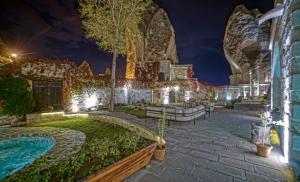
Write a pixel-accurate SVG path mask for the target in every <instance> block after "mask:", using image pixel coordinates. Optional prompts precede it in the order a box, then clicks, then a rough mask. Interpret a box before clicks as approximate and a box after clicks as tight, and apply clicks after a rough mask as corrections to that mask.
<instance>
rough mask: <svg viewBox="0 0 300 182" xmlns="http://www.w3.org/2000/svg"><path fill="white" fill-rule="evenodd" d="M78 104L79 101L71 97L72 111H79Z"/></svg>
mask: <svg viewBox="0 0 300 182" xmlns="http://www.w3.org/2000/svg"><path fill="white" fill-rule="evenodd" d="M78 104H79V101H78V100H77V99H75V98H73V99H72V100H71V107H72V108H71V109H72V112H78V111H79V106H78Z"/></svg>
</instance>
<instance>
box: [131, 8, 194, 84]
mask: <svg viewBox="0 0 300 182" xmlns="http://www.w3.org/2000/svg"><path fill="white" fill-rule="evenodd" d="M133 37H135V38H134V39H131V40H128V42H129V46H128V53H127V64H126V79H128V80H141V81H151V80H159V81H167V80H173V79H174V78H175V77H176V76H175V75H174V74H176V73H177V72H178V71H179V69H181V71H179V72H178V73H181V72H182V74H184V75H186V74H187V73H188V69H189V68H190V65H180V66H177V64H179V59H178V55H177V49H176V42H175V30H174V28H173V26H172V24H171V22H170V20H169V17H168V15H167V13H166V12H165V11H164V10H163V9H162V8H160V7H159V6H158V5H157V4H155V3H153V2H152V4H151V5H150V6H149V7H148V9H147V10H146V13H145V14H144V17H143V20H142V22H141V23H140V25H139V31H138V33H137V35H135V36H133ZM186 79H188V78H186Z"/></svg>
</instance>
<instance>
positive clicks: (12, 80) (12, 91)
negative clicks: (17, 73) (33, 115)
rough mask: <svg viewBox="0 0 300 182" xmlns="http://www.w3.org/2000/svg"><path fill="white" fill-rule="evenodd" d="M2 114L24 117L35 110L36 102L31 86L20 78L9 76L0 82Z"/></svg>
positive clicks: (0, 109) (0, 110)
mask: <svg viewBox="0 0 300 182" xmlns="http://www.w3.org/2000/svg"><path fill="white" fill-rule="evenodd" d="M0 100H1V103H2V104H1V105H2V106H1V108H0V113H1V114H5V115H16V116H24V115H25V114H27V113H30V112H32V111H33V110H34V107H35V101H34V99H33V95H32V92H31V91H30V87H29V84H28V82H27V81H26V80H24V79H22V78H20V77H13V76H9V77H6V78H4V79H2V80H0Z"/></svg>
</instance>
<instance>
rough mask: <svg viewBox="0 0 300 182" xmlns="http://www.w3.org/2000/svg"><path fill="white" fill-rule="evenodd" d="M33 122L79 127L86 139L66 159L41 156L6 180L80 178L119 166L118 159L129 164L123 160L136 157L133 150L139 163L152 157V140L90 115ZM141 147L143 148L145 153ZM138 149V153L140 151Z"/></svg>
mask: <svg viewBox="0 0 300 182" xmlns="http://www.w3.org/2000/svg"><path fill="white" fill-rule="evenodd" d="M33 126H37V127H43V126H51V127H61V128H70V129H74V130H78V131H81V132H83V133H85V135H86V143H85V144H84V145H83V146H82V148H81V149H80V151H79V152H77V153H76V154H74V155H72V156H71V157H70V158H69V159H67V160H63V161H59V162H58V163H56V164H54V165H52V166H48V165H47V158H45V157H42V158H40V159H38V160H36V161H35V162H34V163H33V164H31V165H30V166H28V167H27V168H25V169H24V170H22V171H21V172H19V173H17V174H16V175H14V176H11V177H9V178H8V179H6V180H7V181H78V180H82V179H86V178H87V177H88V176H93V175H94V174H96V173H97V172H99V171H101V170H105V169H110V167H108V166H110V165H113V166H116V165H117V164H118V163H122V164H124V165H125V166H128V165H127V164H129V163H130V162H129V163H128V162H124V160H125V161H126V159H129V160H131V159H134V158H132V154H133V156H138V157H137V159H139V160H140V162H141V163H138V165H137V166H139V167H142V166H144V164H145V165H146V163H147V162H149V160H150V158H151V157H150V158H149V156H150V153H148V152H149V148H147V147H148V146H149V145H152V144H153V142H152V141H150V140H146V139H144V138H142V137H141V136H140V135H139V134H138V133H134V132H133V131H129V130H127V129H125V128H122V127H120V126H116V125H113V124H109V123H104V122H100V121H94V120H92V119H89V118H68V119H65V120H63V121H59V122H46V123H36V124H33ZM138 151H142V153H139V152H138ZM137 153H139V154H138V155H137ZM141 154H142V155H141ZM126 157H128V158H126ZM139 157H142V158H143V157H145V160H144V159H143V160H141V158H139ZM124 158H125V159H124ZM122 159H124V160H122ZM118 161H120V162H118ZM115 163H116V164H115ZM132 164H133V163H132ZM141 164H143V165H141ZM122 166H123V165H122ZM137 166H135V165H132V166H130V165H129V167H130V170H129V171H131V172H135V171H136V170H133V169H137V170H138V167H137ZM107 167H108V168H107ZM123 167H124V166H123ZM123 167H122V168H123ZM119 173H120V171H119ZM121 173H122V171H121ZM128 175H130V174H129V173H124V174H122V175H121V176H122V177H127V176H128Z"/></svg>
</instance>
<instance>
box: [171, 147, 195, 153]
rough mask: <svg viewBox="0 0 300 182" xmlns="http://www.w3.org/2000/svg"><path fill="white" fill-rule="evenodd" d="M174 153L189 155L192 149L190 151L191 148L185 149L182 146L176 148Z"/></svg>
mask: <svg viewBox="0 0 300 182" xmlns="http://www.w3.org/2000/svg"><path fill="white" fill-rule="evenodd" d="M173 151H175V152H180V153H184V154H187V153H189V152H190V151H191V149H189V148H183V147H181V146H177V147H175V148H174V149H173Z"/></svg>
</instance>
